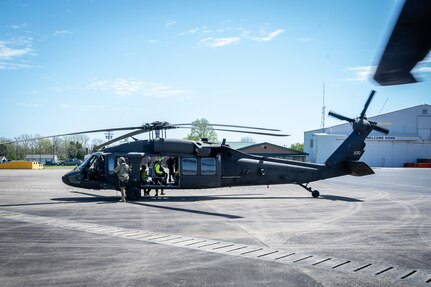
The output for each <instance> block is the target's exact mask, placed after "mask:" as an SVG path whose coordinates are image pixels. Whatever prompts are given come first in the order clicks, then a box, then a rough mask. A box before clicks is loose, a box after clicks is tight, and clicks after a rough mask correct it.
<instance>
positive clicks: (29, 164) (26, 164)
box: [0, 161, 43, 169]
mask: <svg viewBox="0 0 431 287" xmlns="http://www.w3.org/2000/svg"><path fill="white" fill-rule="evenodd" d="M0 169H43V164H41V163H38V162H36V161H11V162H5V163H0Z"/></svg>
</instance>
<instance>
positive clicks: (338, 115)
mask: <svg viewBox="0 0 431 287" xmlns="http://www.w3.org/2000/svg"><path fill="white" fill-rule="evenodd" d="M328 116H331V117H334V118H337V119H339V120H342V121H348V122H349V123H353V122H354V121H355V119H351V118H348V117H345V116H342V115H340V114H337V113H334V112H332V111H329V113H328Z"/></svg>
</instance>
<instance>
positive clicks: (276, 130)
mask: <svg viewBox="0 0 431 287" xmlns="http://www.w3.org/2000/svg"><path fill="white" fill-rule="evenodd" d="M172 125H173V126H193V124H192V123H188V124H187V123H183V124H172ZM208 125H209V126H213V127H226V128H240V129H252V130H262V131H273V132H279V131H280V130H278V129H268V128H259V127H249V126H236V125H225V124H212V123H209V124H208Z"/></svg>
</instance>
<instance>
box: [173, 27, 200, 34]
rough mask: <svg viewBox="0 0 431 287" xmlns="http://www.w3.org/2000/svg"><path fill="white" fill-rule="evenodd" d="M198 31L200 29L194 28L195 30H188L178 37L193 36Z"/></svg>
mask: <svg viewBox="0 0 431 287" xmlns="http://www.w3.org/2000/svg"><path fill="white" fill-rule="evenodd" d="M199 29H200V28H199V27H195V28H192V29H190V30H188V31H186V32H181V33H179V34H178V36H185V35H189V34H195V33H197V32H199Z"/></svg>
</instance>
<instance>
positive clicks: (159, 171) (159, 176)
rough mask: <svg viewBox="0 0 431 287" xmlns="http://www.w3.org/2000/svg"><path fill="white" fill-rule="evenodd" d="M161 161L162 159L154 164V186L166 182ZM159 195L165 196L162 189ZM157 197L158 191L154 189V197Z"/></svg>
mask: <svg viewBox="0 0 431 287" xmlns="http://www.w3.org/2000/svg"><path fill="white" fill-rule="evenodd" d="M162 160H163V159H157V160H156V162H155V163H154V172H155V174H156V177H155V178H154V182H155V183H156V184H157V183H161V184H164V183H165V182H166V176H167V174H166V172H165V170H164V168H163V166H162V163H161V162H162ZM160 194H161V195H165V192H164V190H163V189H162V190H161V193H160ZM158 195H159V190H158V189H156V196H158Z"/></svg>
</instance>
